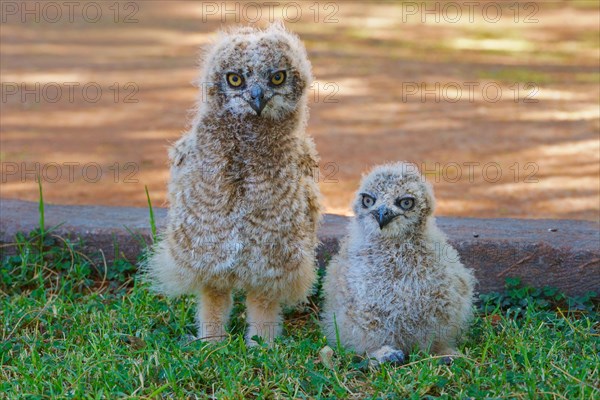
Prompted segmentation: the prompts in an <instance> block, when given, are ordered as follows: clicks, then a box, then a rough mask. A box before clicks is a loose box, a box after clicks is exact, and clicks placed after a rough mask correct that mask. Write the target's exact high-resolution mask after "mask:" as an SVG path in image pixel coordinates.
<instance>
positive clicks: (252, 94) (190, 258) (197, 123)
mask: <svg viewBox="0 0 600 400" xmlns="http://www.w3.org/2000/svg"><path fill="white" fill-rule="evenodd" d="M278 71H284V72H283V73H284V75H285V79H284V82H283V83H282V84H279V85H276V84H274V83H273V82H278V81H279V78H280V77H281V76H280V75H276V74H277V72H278ZM238 79H239V80H238ZM311 80H312V74H311V68H310V63H309V61H308V59H307V56H306V51H305V49H304V46H303V45H302V43H301V42H300V40H299V39H298V38H297V37H296V36H295V35H293V34H291V33H289V32H287V31H286V30H285V29H284V28H283V27H282V26H281V25H277V24H275V25H272V26H270V27H269V28H268V29H266V30H264V31H261V30H258V29H253V28H241V29H236V30H233V31H229V32H224V33H222V34H221V35H220V36H219V38H218V39H217V40H216V42H215V43H214V44H213V45H212V47H211V48H210V49H209V51H208V52H207V54H206V59H205V62H204V65H203V75H202V77H201V79H200V82H199V83H200V85H199V86H200V87H201V88H202V89H205V92H204V93H203V94H202V95H201V96H200V97H199V100H198V108H197V112H196V117H195V119H194V123H193V127H192V129H191V131H190V132H188V133H186V134H185V135H184V136H183V137H182V138H181V139H180V140H178V141H177V142H176V143H175V145H174V146H173V147H172V148H171V149H170V152H169V156H170V160H171V180H170V183H169V190H168V192H169V202H170V208H169V213H168V226H167V229H166V232H164V234H163V240H162V241H161V242H160V243H159V244H158V245H157V246H156V248H155V253H154V255H153V256H152V258H151V259H150V260H149V262H148V264H147V266H146V271H147V274H148V276H149V277H150V278H151V280H152V281H153V282H154V284H155V287H156V288H157V289H158V290H160V291H162V292H164V293H167V294H170V295H179V294H196V295H197V296H198V298H199V305H198V313H197V318H196V319H197V325H198V336H199V337H202V338H205V339H207V340H218V339H221V338H222V337H223V335H224V328H223V327H224V325H225V324H226V323H227V319H228V316H229V312H230V309H231V292H232V290H233V289H236V288H239V289H243V290H245V291H246V292H247V306H248V311H247V318H248V323H249V326H250V328H249V331H248V337H249V338H251V337H252V336H254V335H259V336H263V337H265V338H266V339H268V340H272V339H273V337H274V336H276V335H277V334H279V332H280V304H281V303H296V302H298V301H301V300H303V299H304V298H305V297H306V295H307V292H308V291H309V289H310V288H311V286H312V283H313V281H314V278H315V261H314V260H315V248H316V245H317V236H316V230H317V225H318V222H319V218H320V207H319V192H318V187H317V184H316V181H315V179H314V177H313V172H314V170H315V168H317V162H318V159H317V153H316V151H315V147H314V144H313V141H312V139H310V137H308V136H307V135H306V133H305V126H306V119H307V112H308V111H307V104H306V103H307V90H308V87H309V86H310V84H311ZM240 81H242V82H243V83H242V84H240V85H239V86H233V85H232V84H233V83H235V84H238V83H239V82H240ZM261 107H262V108H261Z"/></svg>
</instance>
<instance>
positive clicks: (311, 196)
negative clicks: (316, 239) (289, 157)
mask: <svg viewBox="0 0 600 400" xmlns="http://www.w3.org/2000/svg"><path fill="white" fill-rule="evenodd" d="M300 168H301V170H302V175H303V176H304V177H305V178H306V180H305V182H306V195H307V199H306V200H307V202H308V216H309V219H310V222H311V225H312V227H311V228H312V231H313V232H316V229H317V226H318V225H319V221H320V220H321V198H320V195H319V187H318V179H319V175H318V174H319V155H318V154H317V150H316V148H315V143H314V141H313V140H312V138H310V137H307V138H305V140H304V141H303V143H302V154H301V158H300Z"/></svg>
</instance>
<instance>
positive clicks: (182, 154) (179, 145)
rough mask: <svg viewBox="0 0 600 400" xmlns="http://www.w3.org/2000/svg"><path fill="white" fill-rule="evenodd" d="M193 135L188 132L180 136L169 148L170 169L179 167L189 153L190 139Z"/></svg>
mask: <svg viewBox="0 0 600 400" xmlns="http://www.w3.org/2000/svg"><path fill="white" fill-rule="evenodd" d="M193 138H194V135H192V134H190V133H189V132H188V133H186V134H185V135H183V136H182V137H180V138H179V139H178V140H177V141H176V142H175V143H174V144H173V146H171V148H170V149H169V163H170V164H171V168H172V169H176V168H178V167H181V166H182V164H183V162H184V161H185V159H186V157H187V156H188V155H189V153H190V149H191V143H190V142H191V141H192V140H193Z"/></svg>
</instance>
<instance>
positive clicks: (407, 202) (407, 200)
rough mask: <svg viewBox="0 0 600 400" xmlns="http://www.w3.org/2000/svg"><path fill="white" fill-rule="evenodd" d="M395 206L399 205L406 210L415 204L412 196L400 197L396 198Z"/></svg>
mask: <svg viewBox="0 0 600 400" xmlns="http://www.w3.org/2000/svg"><path fill="white" fill-rule="evenodd" d="M396 206H397V207H400V208H401V209H403V210H404V211H408V210H410V209H412V208H413V207H414V206H415V199H414V197H402V198H400V199H396Z"/></svg>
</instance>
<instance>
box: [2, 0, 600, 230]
mask: <svg viewBox="0 0 600 400" xmlns="http://www.w3.org/2000/svg"><path fill="white" fill-rule="evenodd" d="M90 3H92V4H90ZM449 3H453V4H454V5H452V4H450V5H449ZM467 3H469V2H461V1H458V2H429V3H427V4H425V5H424V3H422V2H395V3H368V4H361V3H359V2H314V1H311V2H306V3H304V2H297V3H293V6H287V7H283V6H278V7H274V8H273V6H270V5H269V3H268V2H265V3H261V2H258V3H252V4H250V5H249V4H248V3H232V4H228V5H223V4H222V3H221V2H174V1H137V2H120V3H117V5H116V6H115V3H114V2H112V1H110V2H102V1H96V2H75V7H74V9H73V10H69V9H68V8H66V6H64V4H63V3H62V2H54V4H57V5H58V6H55V8H56V7H58V11H60V12H61V15H60V16H59V15H58V13H57V9H53V8H52V7H51V6H48V5H47V2H46V3H44V2H3V3H2V10H1V11H2V24H1V33H0V35H1V42H0V70H1V79H2V103H1V107H2V110H1V126H0V133H1V139H0V144H1V151H0V161H1V164H2V183H1V193H0V195H1V196H2V197H7V198H21V199H28V200H36V199H37V197H38V193H37V184H36V183H35V175H36V172H38V173H39V174H40V175H41V177H42V181H43V186H44V197H45V200H46V201H47V202H49V203H58V204H104V205H128V206H145V205H146V197H145V192H144V185H147V186H148V189H149V191H150V194H151V196H152V199H153V202H154V203H155V205H164V204H165V186H166V182H167V179H168V168H167V154H166V149H167V147H168V145H169V143H170V142H172V141H174V140H176V139H177V138H178V137H179V136H180V134H181V133H182V132H183V131H185V129H186V128H187V123H188V121H189V111H188V110H189V109H191V108H192V107H193V104H194V100H195V96H196V93H197V89H196V88H194V87H193V86H192V84H191V81H192V80H193V79H194V78H195V77H196V75H197V74H198V71H197V60H198V58H199V54H200V50H199V49H200V48H201V46H202V45H203V44H205V43H207V42H208V41H209V40H210V39H211V38H212V37H213V35H214V32H215V31H216V30H217V29H218V28H219V27H221V26H222V25H223V23H225V25H230V24H235V23H237V22H239V23H248V22H252V21H253V20H254V19H256V17H257V16H258V13H261V16H262V20H261V22H260V24H263V23H264V22H265V21H266V20H267V19H269V18H271V17H274V18H279V19H283V20H284V22H286V25H287V27H288V28H289V29H291V30H293V31H295V32H297V33H298V34H299V35H300V37H301V39H302V40H303V41H304V42H305V43H306V46H307V49H308V52H309V56H310V59H311V61H312V64H313V69H314V74H315V77H316V79H317V81H316V83H315V85H314V86H313V92H312V94H311V117H310V121H309V130H310V133H311V134H312V135H313V136H314V138H315V141H316V144H317V148H318V151H319V153H320V155H321V158H322V161H321V171H320V172H321V173H320V186H321V189H322V192H323V194H324V201H325V205H326V208H327V211H328V212H332V213H342V214H347V213H349V203H350V201H351V198H352V195H353V192H354V190H355V189H356V187H357V184H358V181H359V179H360V177H361V174H362V173H363V172H364V171H366V170H368V168H369V167H371V166H373V165H376V164H380V163H384V162H388V161H394V160H409V161H412V162H414V163H416V164H417V165H418V166H419V167H421V169H422V170H423V171H424V172H425V173H426V174H427V176H428V178H429V180H430V181H431V182H432V183H433V185H434V188H435V191H436V195H437V197H438V210H437V214H438V215H451V216H464V217H518V218H574V219H588V220H596V221H597V220H598V219H599V207H600V206H599V204H600V194H599V193H600V133H599V132H600V122H599V121H600V119H599V118H600V111H599V101H600V75H599V62H600V53H599V51H600V50H599V49H600V44H599V37H600V26H599V23H600V22H599V21H600V20H599V16H600V11H599V9H598V2H597V1H595V0H592V1H562V2H559V1H553V2H538V3H516V6H515V3H513V2H503V3H502V2H489V1H480V2H477V4H478V5H476V6H468V4H467ZM508 3H511V4H508ZM7 4H8V5H7ZM282 4H283V3H282ZM490 4H491V5H490ZM499 4H502V5H503V8H501V9H500V10H501V17H500V18H499V19H498V15H499V14H498V11H497V7H498V5H499ZM455 5H458V6H459V7H460V9H457V8H456V6H455ZM7 7H8V8H7ZM15 7H16V8H17V9H16V10H15ZM36 7H37V9H36ZM415 7H416V9H415ZM425 7H426V8H425ZM453 7H454V8H453ZM469 7H471V8H469ZM486 7H487V8H486ZM511 7H512V8H511ZM27 10H30V11H29V12H30V14H27V12H26V11H27ZM31 10H33V11H31ZM98 10H99V11H100V14H99V13H98ZM317 10H318V13H317ZM431 10H433V11H434V13H430V11H431ZM70 11H72V13H71V12H70ZM436 11H437V12H436ZM459 11H460V12H461V15H460V16H459V14H458V12H459ZM517 11H518V12H517ZM36 13H37V15H36ZM300 14H301V18H300V19H299V20H298V21H296V19H297V18H298V17H300ZM71 17H72V19H71ZM36 19H38V21H39V22H36ZM236 19H238V20H239V21H236ZM436 85H437V86H436ZM423 96H424V97H423Z"/></svg>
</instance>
